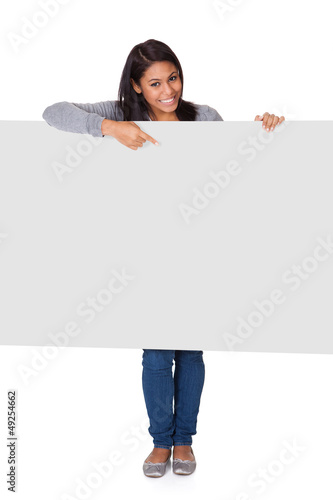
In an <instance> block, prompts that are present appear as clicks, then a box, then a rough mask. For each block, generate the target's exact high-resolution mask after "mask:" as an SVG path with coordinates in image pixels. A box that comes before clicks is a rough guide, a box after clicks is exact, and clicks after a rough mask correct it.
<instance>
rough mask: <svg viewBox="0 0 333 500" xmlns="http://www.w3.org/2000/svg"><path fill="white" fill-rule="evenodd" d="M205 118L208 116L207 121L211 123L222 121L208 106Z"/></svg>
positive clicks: (214, 110)
mask: <svg viewBox="0 0 333 500" xmlns="http://www.w3.org/2000/svg"><path fill="white" fill-rule="evenodd" d="M207 116H208V121H212V122H218V121H220V122H221V121H222V122H223V121H224V120H223V118H222V116H221V115H220V114H219V113H218V112H217V111H216V109H214V108H211V107H210V106H208V112H207Z"/></svg>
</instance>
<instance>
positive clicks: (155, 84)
mask: <svg viewBox="0 0 333 500" xmlns="http://www.w3.org/2000/svg"><path fill="white" fill-rule="evenodd" d="M172 78H177V77H176V75H175V76H172V77H171V78H170V80H172ZM173 81H175V80H173ZM158 83H160V82H155V83H152V84H151V87H156V86H157V84H158Z"/></svg>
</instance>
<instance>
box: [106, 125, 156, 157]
mask: <svg viewBox="0 0 333 500" xmlns="http://www.w3.org/2000/svg"><path fill="white" fill-rule="evenodd" d="M101 131H102V134H103V135H111V136H112V137H114V138H115V139H117V141H119V142H120V143H121V144H123V145H124V146H127V147H128V148H130V149H133V150H137V149H138V148H142V146H143V144H144V143H145V142H146V141H150V142H152V143H153V144H156V146H158V142H157V141H156V139H153V137H151V136H150V135H148V134H146V133H145V132H143V131H142V130H141V129H140V127H138V125H137V124H136V123H134V122H126V121H125V122H118V121H115V120H107V119H106V118H105V119H104V120H103V121H102V126H101Z"/></svg>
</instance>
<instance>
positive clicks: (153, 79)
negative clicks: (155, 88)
mask: <svg viewBox="0 0 333 500" xmlns="http://www.w3.org/2000/svg"><path fill="white" fill-rule="evenodd" d="M174 73H177V71H173V72H172V73H171V75H169V76H168V78H170V76H172V75H173V74H174ZM153 80H160V78H152V79H151V80H148V83H149V82H152V81H153Z"/></svg>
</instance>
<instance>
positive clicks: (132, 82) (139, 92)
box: [130, 78, 142, 94]
mask: <svg viewBox="0 0 333 500" xmlns="http://www.w3.org/2000/svg"><path fill="white" fill-rule="evenodd" d="M130 82H131V84H132V87H133V89H134V90H135V92H136V93H137V94H141V92H142V91H141V89H140V87H139V86H138V85H137V84H136V83H135V81H134V80H133V78H131V79H130Z"/></svg>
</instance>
